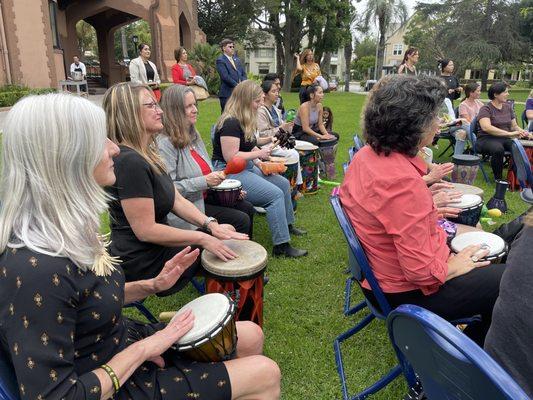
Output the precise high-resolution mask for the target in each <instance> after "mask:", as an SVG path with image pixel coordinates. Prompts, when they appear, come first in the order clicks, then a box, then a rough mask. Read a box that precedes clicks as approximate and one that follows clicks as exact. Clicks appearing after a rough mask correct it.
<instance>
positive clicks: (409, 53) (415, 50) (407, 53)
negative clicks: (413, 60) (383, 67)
mask: <svg viewBox="0 0 533 400" xmlns="http://www.w3.org/2000/svg"><path fill="white" fill-rule="evenodd" d="M415 53H418V48H416V47H409V48H408V49H407V50H405V54H404V55H403V61H402V64H405V62H406V61H407V57H408V56H412V55H413V54H415ZM400 65H401V64H400Z"/></svg>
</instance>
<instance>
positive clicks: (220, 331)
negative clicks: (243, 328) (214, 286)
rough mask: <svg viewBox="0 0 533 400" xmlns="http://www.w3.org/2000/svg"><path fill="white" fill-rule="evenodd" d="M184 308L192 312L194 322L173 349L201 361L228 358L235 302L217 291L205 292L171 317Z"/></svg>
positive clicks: (234, 334) (233, 344)
mask: <svg viewBox="0 0 533 400" xmlns="http://www.w3.org/2000/svg"><path fill="white" fill-rule="evenodd" d="M187 310H192V313H193V314H194V325H193V327H192V329H191V330H190V331H189V332H187V333H186V334H185V335H183V336H182V337H181V338H180V339H179V340H178V341H177V343H176V344H175V348H176V350H177V351H179V352H183V353H184V355H185V357H187V358H190V359H192V360H196V361H201V362H215V361H226V360H229V359H231V358H232V357H233V356H234V355H235V349H236V347H237V329H236V326H235V320H234V318H233V315H234V313H235V303H234V302H233V301H232V300H231V299H229V298H228V296H225V295H223V294H221V293H211V294H206V295H204V296H200V297H198V298H196V299H194V300H193V301H191V302H189V303H187V304H186V305H185V306H183V307H182V308H181V309H180V310H179V311H178V312H177V313H176V315H175V316H174V317H173V318H176V317H177V316H178V315H180V314H183V313H184V312H185V311H187Z"/></svg>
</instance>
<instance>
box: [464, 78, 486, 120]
mask: <svg viewBox="0 0 533 400" xmlns="http://www.w3.org/2000/svg"><path fill="white" fill-rule="evenodd" d="M479 96H481V86H480V85H479V84H478V83H475V82H474V83H469V84H468V85H466V86H465V98H464V100H463V101H462V102H461V104H459V118H464V119H466V120H467V121H468V123H469V124H470V123H471V122H472V120H473V119H474V118H475V117H477V114H478V113H479V110H480V109H481V107H483V102H482V101H481V100H479Z"/></svg>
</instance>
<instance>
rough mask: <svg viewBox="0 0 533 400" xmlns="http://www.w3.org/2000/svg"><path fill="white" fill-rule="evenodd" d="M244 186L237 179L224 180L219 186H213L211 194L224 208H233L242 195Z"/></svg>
mask: <svg viewBox="0 0 533 400" xmlns="http://www.w3.org/2000/svg"><path fill="white" fill-rule="evenodd" d="M241 190H242V184H241V181H239V180H237V179H224V180H223V181H222V183H221V184H220V185H218V186H213V187H212V188H211V192H213V195H214V196H215V198H216V199H217V201H218V204H220V205H221V206H224V207H233V206H234V205H235V203H236V202H237V200H238V199H239V196H240V195H241Z"/></svg>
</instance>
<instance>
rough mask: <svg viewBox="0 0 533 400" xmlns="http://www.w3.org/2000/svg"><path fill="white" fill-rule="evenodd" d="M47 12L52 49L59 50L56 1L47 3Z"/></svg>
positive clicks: (51, 0) (52, 0)
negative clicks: (48, 14) (50, 29)
mask: <svg viewBox="0 0 533 400" xmlns="http://www.w3.org/2000/svg"><path fill="white" fill-rule="evenodd" d="M48 11H49V13H50V27H51V28H52V44H53V46H54V49H59V48H60V46H59V33H58V31H57V1H56V0H50V1H49V2H48Z"/></svg>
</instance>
